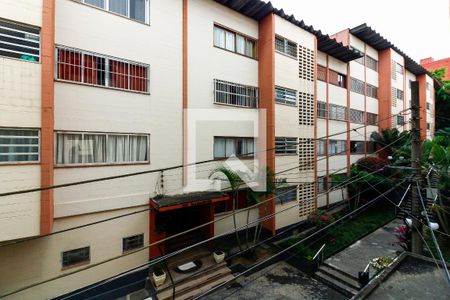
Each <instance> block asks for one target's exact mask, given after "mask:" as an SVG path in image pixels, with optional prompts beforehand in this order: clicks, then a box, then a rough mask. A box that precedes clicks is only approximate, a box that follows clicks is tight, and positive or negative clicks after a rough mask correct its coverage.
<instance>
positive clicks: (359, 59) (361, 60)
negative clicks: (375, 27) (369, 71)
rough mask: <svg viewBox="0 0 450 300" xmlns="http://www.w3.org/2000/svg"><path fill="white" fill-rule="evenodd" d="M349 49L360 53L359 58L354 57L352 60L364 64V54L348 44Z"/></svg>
mask: <svg viewBox="0 0 450 300" xmlns="http://www.w3.org/2000/svg"><path fill="white" fill-rule="evenodd" d="M350 49H351V50H353V51H357V52H360V53H361V55H362V56H361V57H360V58H357V59H355V60H354V61H356V62H357V63H359V64H361V65H364V55H363V53H362V51H360V50H358V49H356V48H355V47H352V46H350Z"/></svg>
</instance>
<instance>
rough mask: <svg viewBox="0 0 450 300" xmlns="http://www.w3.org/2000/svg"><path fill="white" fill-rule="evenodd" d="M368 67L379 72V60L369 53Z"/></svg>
mask: <svg viewBox="0 0 450 300" xmlns="http://www.w3.org/2000/svg"><path fill="white" fill-rule="evenodd" d="M366 62H367V67H368V68H369V69H372V70H374V71H375V72H378V61H377V60H376V59H374V58H372V57H370V56H368V55H367V60H366Z"/></svg>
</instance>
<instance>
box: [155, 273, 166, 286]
mask: <svg viewBox="0 0 450 300" xmlns="http://www.w3.org/2000/svg"><path fill="white" fill-rule="evenodd" d="M160 272H161V274H158V275H156V272H153V281H154V282H155V286H156V287H158V286H161V285H163V284H164V282H165V281H166V272H164V271H162V270H161V271H160Z"/></svg>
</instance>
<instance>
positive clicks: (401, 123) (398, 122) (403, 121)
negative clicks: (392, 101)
mask: <svg viewBox="0 0 450 300" xmlns="http://www.w3.org/2000/svg"><path fill="white" fill-rule="evenodd" d="M404 124H405V119H404V118H403V116H397V125H404Z"/></svg>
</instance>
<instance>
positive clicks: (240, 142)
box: [214, 137, 255, 158]
mask: <svg viewBox="0 0 450 300" xmlns="http://www.w3.org/2000/svg"><path fill="white" fill-rule="evenodd" d="M254 152H255V139H254V138H242V137H214V158H226V157H230V156H231V155H233V154H234V155H236V156H248V157H252V156H253V155H254Z"/></svg>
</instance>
